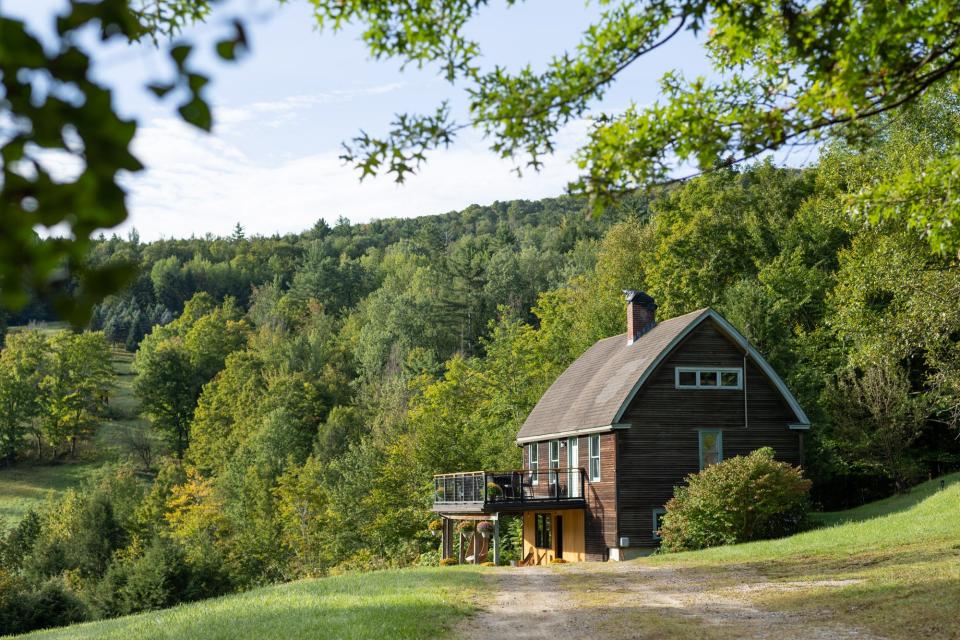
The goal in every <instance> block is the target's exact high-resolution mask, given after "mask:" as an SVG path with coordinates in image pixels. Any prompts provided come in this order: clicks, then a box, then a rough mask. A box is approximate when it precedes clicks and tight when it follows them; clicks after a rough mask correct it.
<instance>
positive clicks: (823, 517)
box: [813, 473, 960, 527]
mask: <svg viewBox="0 0 960 640" xmlns="http://www.w3.org/2000/svg"><path fill="white" fill-rule="evenodd" d="M957 482H960V473H951V474H948V475H945V476H941V477H940V478H935V479H933V480H928V481H927V482H922V483H920V484H918V485H916V486H915V487H911V488H910V489H908V490H907V491H904V492H903V493H899V494H896V495H893V496H890V497H889V498H885V499H883V500H878V501H876V502H871V503H870V504H865V505H863V506H862V507H855V508H853V509H848V510H846V511H830V512H825V513H817V514H813V520H814V521H815V523H816V524H817V525H819V526H827V527H829V526H833V525H837V524H843V523H845V522H864V521H866V520H872V519H873V518H879V517H882V516H886V515H890V514H894V513H899V512H901V511H907V510H908V509H912V508H913V507H915V506H917V505H918V504H919V503H921V502H923V501H924V500H926V499H927V498H929V497H931V496H933V495H935V494H936V493H937V492H938V491H941V490H942V489H945V488H947V487H949V486H951V485H953V484H955V483H957Z"/></svg>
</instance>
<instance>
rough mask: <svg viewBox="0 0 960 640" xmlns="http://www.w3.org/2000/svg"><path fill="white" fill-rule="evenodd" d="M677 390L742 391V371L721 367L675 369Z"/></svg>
mask: <svg viewBox="0 0 960 640" xmlns="http://www.w3.org/2000/svg"><path fill="white" fill-rule="evenodd" d="M674 381H675V383H676V387H677V389H742V388H743V369H740V368H739V367H738V368H723V367H677V368H676V372H675V378H674Z"/></svg>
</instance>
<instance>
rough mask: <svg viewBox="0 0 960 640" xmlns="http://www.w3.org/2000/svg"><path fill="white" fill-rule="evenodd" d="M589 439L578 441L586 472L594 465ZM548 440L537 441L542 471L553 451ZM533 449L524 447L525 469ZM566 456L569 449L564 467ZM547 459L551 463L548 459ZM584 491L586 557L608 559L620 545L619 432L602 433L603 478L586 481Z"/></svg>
mask: <svg viewBox="0 0 960 640" xmlns="http://www.w3.org/2000/svg"><path fill="white" fill-rule="evenodd" d="M588 440H589V436H580V437H579V438H578V441H577V442H578V445H577V451H578V456H577V459H578V463H577V466H579V467H580V468H581V469H583V470H584V471H585V472H587V470H588V469H589V468H590V453H589V451H590V446H589V442H588ZM564 441H566V440H565V439H564ZM548 443H549V440H544V441H542V442H537V443H535V444H536V446H537V451H538V454H539V458H538V460H539V469H540V470H546V469H547V468H548V466H547V464H548V463H549V459H548V456H549V450H550V449H549V444H548ZM531 444H533V443H531ZM529 452H530V449H529V447H527V446H524V449H523V462H524V467H525V468H529V466H530V459H529ZM564 455H566V449H563V450H562V451H561V460H560V466H561V467H565V466H566V462H565V458H564ZM545 460H547V463H545V462H544V461H545ZM588 478H589V476H588ZM545 481H546V476H541V482H545ZM584 492H585V497H586V501H587V510H586V514H585V516H584V523H583V526H584V539H585V542H586V559H587V560H606V559H607V550H608V548H610V547H613V546H616V543H617V436H616V434H615V433H604V434H600V481H599V482H591V481H590V480H589V479H587V480H586V481H585V483H584ZM531 513H532V512H531Z"/></svg>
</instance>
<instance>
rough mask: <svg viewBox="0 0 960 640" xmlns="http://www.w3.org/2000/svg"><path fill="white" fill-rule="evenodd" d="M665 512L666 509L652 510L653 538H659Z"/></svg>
mask: <svg viewBox="0 0 960 640" xmlns="http://www.w3.org/2000/svg"><path fill="white" fill-rule="evenodd" d="M666 514H667V510H666V509H654V510H653V539H654V540H659V539H660V528H661V527H662V526H663V516H665V515H666Z"/></svg>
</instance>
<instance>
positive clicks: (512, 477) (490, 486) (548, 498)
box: [433, 468, 586, 515]
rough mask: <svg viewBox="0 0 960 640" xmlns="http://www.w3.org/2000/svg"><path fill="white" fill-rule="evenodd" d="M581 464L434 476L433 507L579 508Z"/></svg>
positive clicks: (457, 510) (455, 510)
mask: <svg viewBox="0 0 960 640" xmlns="http://www.w3.org/2000/svg"><path fill="white" fill-rule="evenodd" d="M585 478H586V474H585V472H584V470H583V469H581V468H554V469H542V470H537V469H515V470H511V471H467V472H462V473H447V474H442V475H437V476H434V478H433V484H434V499H433V510H434V511H436V512H438V513H448V514H477V515H483V514H492V513H516V512H521V511H525V510H528V509H545V508H546V509H582V508H584V507H585V506H586V500H585V499H584V495H585V493H584V492H585V489H586V486H585Z"/></svg>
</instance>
